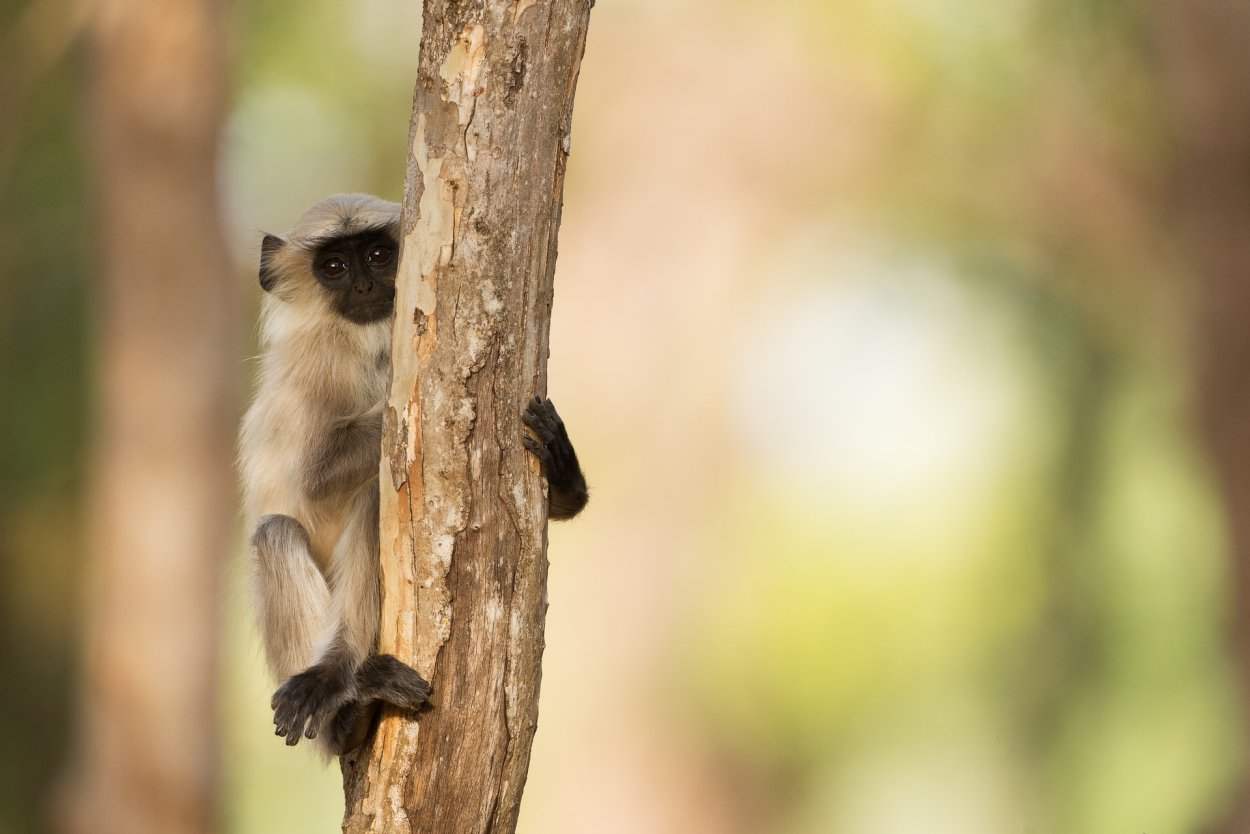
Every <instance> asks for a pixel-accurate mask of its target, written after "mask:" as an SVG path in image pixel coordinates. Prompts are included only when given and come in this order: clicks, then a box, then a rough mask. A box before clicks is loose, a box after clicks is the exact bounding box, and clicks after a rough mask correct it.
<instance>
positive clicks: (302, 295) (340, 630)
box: [240, 194, 399, 681]
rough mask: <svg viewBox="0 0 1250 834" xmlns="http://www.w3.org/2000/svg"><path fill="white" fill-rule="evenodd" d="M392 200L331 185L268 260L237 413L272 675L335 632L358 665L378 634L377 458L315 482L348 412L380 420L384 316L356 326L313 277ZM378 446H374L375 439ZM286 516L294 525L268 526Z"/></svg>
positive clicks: (307, 657)
mask: <svg viewBox="0 0 1250 834" xmlns="http://www.w3.org/2000/svg"><path fill="white" fill-rule="evenodd" d="M398 227H399V206H398V205H397V204H395V203H390V202H387V201H385V200H380V199H378V198H376V197H372V196H369V195H366V194H338V195H334V196H333V197H329V198H327V199H325V200H323V201H321V202H320V203H318V204H317V205H316V206H314V207H313V208H312V209H310V210H309V211H308V212H307V213H306V214H305V215H304V216H303V217H302V218H300V220H299V222H298V223H297V224H296V226H295V228H294V229H292V230H291V231H290V232H288V233H287V234H286V235H284V236H283V237H284V240H285V241H286V242H285V245H283V246H282V247H281V248H280V249H278V250H277V251H276V252H273V253H271V254H270V255H269V256H268V260H267V261H266V263H265V265H266V266H267V267H268V269H269V270H270V272H271V273H272V274H273V275H275V276H276V281H275V282H274V284H273V286H272V288H271V291H270V292H267V293H266V294H265V297H264V300H263V306H262V310H261V333H260V335H261V346H262V353H261V357H260V371H259V380H258V383H257V388H256V396H255V399H254V401H253V402H252V405H251V407H250V408H249V410H248V412H247V415H246V417H245V418H244V420H243V426H242V431H241V436H240V473H241V477H242V481H243V490H244V502H245V514H246V521H247V524H248V528H247V529H249V530H255V531H256V534H255V535H254V537H253V540H252V547H251V556H252V573H253V580H254V592H255V595H256V610H257V611H258V615H259V619H260V627H261V631H262V634H263V640H264V646H265V653H266V657H267V660H268V662H269V667H270V669H271V671H272V672H273V674H274V676H275V678H276V679H277V680H278V681H282V680H285V679H286V678H288V677H290V676H291V675H294V674H296V673H299V672H301V671H303V670H305V669H307V668H308V667H309V666H311V665H312V664H314V663H316V662H317V661H318V660H320V659H322V657H323V655H324V654H325V653H326V652H327V651H328V650H329V648H330V646H331V644H332V643H335V642H336V640H337V641H338V642H339V643H342V644H344V645H342V646H340V647H338V648H337V649H336V650H337V651H342V650H343V649H344V648H345V649H347V650H348V651H349V652H350V655H351V658H352V659H353V660H354V662H356V663H359V662H360V661H361V660H363V659H364V658H365V657H366V656H367V655H368V654H369V653H370V652H371V651H372V650H373V648H374V642H375V640H376V636H377V618H378V589H377V582H378V578H377V462H378V460H377V455H376V454H373V455H372V463H373V466H372V468H371V469H370V468H369V467H367V466H365V467H363V468H362V470H361V471H362V472H363V474H362V476H361V478H360V479H359V482H352V483H346V484H342V483H340V484H337V485H336V487H335V488H334V489H331V490H328V491H327V490H320V492H323V493H325V494H314V493H317V492H318V490H316V489H314V488H312V486H311V484H313V483H314V482H315V478H316V476H317V473H316V471H315V469H316V467H317V465H318V460H317V458H318V453H319V450H320V449H323V448H324V443H325V441H326V439H327V438H328V437H330V436H331V434H332V433H333V432H334V431H336V430H339V429H341V428H342V427H344V426H347V425H349V424H351V423H359V424H361V425H366V424H367V425H370V426H374V425H376V426H377V427H379V430H380V425H381V409H382V405H383V403H384V401H385V397H386V393H387V390H386V389H387V384H388V376H389V367H390V343H391V323H390V318H389V317H387V318H383V319H382V320H380V321H376V322H372V323H369V324H363V325H362V324H356V323H353V322H351V321H349V320H347V319H345V318H344V317H343V316H341V315H339V314H338V313H336V312H335V310H334V309H333V308H332V307H331V306H330V303H329V298H328V294H327V293H326V292H325V290H324V289H323V288H322V287H321V286H319V284H318V282H317V281H316V279H315V278H314V277H313V274H312V269H313V264H312V258H313V253H314V250H315V249H316V247H317V246H318V245H319V244H321V243H324V242H325V241H326V240H327V239H328V238H333V237H339V236H348V235H352V234H356V233H359V232H362V231H366V230H377V229H379V228H386V229H387V230H388V231H389V233H390V235H391V237H392V238H394V239H396V240H397V239H398V232H399V229H398ZM376 445H377V444H376V443H375V444H374V446H376ZM275 515H277V516H288V517H290V518H291V519H295V520H296V521H298V522H299V525H302V527H303V532H304V533H306V535H301V531H300V530H299V529H298V527H297V526H296V525H294V524H290V523H285V522H287V520H286V519H279V520H280V521H282V522H284V524H268V525H267V524H266V522H267V521H269V520H270V519H269V517H271V516H275Z"/></svg>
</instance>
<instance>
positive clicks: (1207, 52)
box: [1153, 0, 1250, 834]
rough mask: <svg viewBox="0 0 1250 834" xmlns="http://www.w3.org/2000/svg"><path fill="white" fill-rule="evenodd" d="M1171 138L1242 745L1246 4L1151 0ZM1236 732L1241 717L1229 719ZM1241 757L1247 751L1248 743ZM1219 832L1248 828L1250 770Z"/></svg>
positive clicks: (1247, 307)
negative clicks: (1225, 562)
mask: <svg viewBox="0 0 1250 834" xmlns="http://www.w3.org/2000/svg"><path fill="white" fill-rule="evenodd" d="M1153 11H1154V14H1155V24H1156V25H1155V31H1156V35H1157V42H1158V45H1159V47H1160V49H1159V54H1160V57H1161V58H1162V61H1161V65H1162V67H1163V70H1164V74H1163V78H1164V81H1165V82H1166V88H1167V93H1168V98H1167V100H1168V102H1169V103H1170V105H1171V113H1172V117H1173V119H1172V128H1173V137H1174V141H1175V147H1176V165H1175V171H1174V174H1175V177H1174V191H1175V220H1176V223H1177V226H1178V229H1179V232H1180V236H1181V241H1182V243H1183V245H1184V247H1185V254H1186V255H1187V256H1188V261H1189V265H1190V267H1191V268H1192V271H1193V277H1194V283H1193V286H1192V296H1193V315H1194V327H1193V331H1194V348H1195V359H1196V370H1197V392H1196V393H1197V395H1198V413H1199V417H1200V421H1201V425H1202V429H1203V437H1204V440H1205V441H1206V446H1207V451H1208V453H1209V457H1210V460H1211V465H1212V469H1213V471H1214V474H1215V478H1216V482H1217V484H1218V485H1219V488H1220V492H1221V495H1222V497H1223V499H1224V510H1225V516H1226V519H1227V532H1228V542H1229V547H1230V556H1231V560H1232V563H1231V565H1230V570H1229V576H1230V579H1231V581H1232V586H1231V588H1230V593H1229V598H1230V602H1231V604H1232V608H1233V610H1232V618H1231V619H1232V622H1231V623H1230V626H1231V632H1232V639H1231V651H1232V655H1233V659H1234V663H1235V664H1236V667H1237V672H1238V674H1239V676H1240V679H1241V680H1240V683H1241V689H1240V693H1239V694H1240V702H1241V710H1242V727H1241V728H1239V729H1240V732H1239V734H1238V736H1237V738H1238V742H1239V745H1238V746H1239V747H1240V748H1241V749H1242V750H1243V751H1244V750H1245V749H1246V748H1247V747H1250V5H1247V4H1246V2H1245V0H1201V2H1188V0H1155V3H1154V4H1153ZM1229 731H1230V733H1233V732H1237V728H1230V729H1229ZM1242 758H1243V759H1244V753H1243V756H1242ZM1209 830H1210V831H1215V832H1220V833H1221V834H1246V832H1247V831H1250V771H1247V770H1246V769H1245V765H1244V764H1243V772H1242V774H1241V777H1240V784H1239V785H1238V786H1237V788H1236V789H1235V790H1234V791H1233V794H1232V796H1230V797H1229V807H1228V810H1227V812H1226V813H1225V815H1224V817H1223V819H1222V820H1220V821H1218V822H1216V823H1215V824H1213V825H1212V826H1211V828H1210V829H1209Z"/></svg>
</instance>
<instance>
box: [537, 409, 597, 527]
mask: <svg viewBox="0 0 1250 834" xmlns="http://www.w3.org/2000/svg"><path fill="white" fill-rule="evenodd" d="M521 420H522V421H523V422H524V423H525V425H526V426H527V427H528V428H529V430H530V431H532V432H533V433H534V437H530V436H528V435H524V436H522V437H521V442H522V443H523V444H524V445H525V448H526V449H529V450H530V452H532V453H533V455H534V456H535V457H536V458H538V461H539V463H541V464H542V467H543V475H545V476H546V478H547V485H548V486H549V487H550V488H551V511H550V512H551V517H552V518H572V517H573V516H575V515H577V514H578V513H579V512H581V509H582V507H584V506H586V501H587V499H588V498H589V497H590V496H589V492H588V491H587V489H586V478H585V477H584V476H583V475H582V468H581V465H580V464H578V462H577V453H576V452H575V451H573V443H572V442H571V441H570V440H569V433H568V431H566V430H565V428H564V421H563V420H561V419H560V415H559V414H558V413H557V412H556V407H555V405H554V404H553V403H552V402H551V400H544V399H543V398H542V397H535V398H534V399H532V400H530V402H529V405H527V406H526V407H525V413H524V414H522V415H521ZM535 438H537V439H535Z"/></svg>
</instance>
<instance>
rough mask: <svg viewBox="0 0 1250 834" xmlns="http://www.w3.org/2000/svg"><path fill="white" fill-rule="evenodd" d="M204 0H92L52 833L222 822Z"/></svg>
mask: <svg viewBox="0 0 1250 834" xmlns="http://www.w3.org/2000/svg"><path fill="white" fill-rule="evenodd" d="M222 17H223V16H222V8H221V7H220V5H219V4H218V3H215V2H213V0H165V2H161V3H155V4H135V3H131V2H126V0H103V2H99V3H96V4H94V5H93V7H92V16H91V21H90V27H89V30H88V37H89V46H90V48H91V59H92V60H91V64H90V78H89V84H88V91H89V92H88V105H89V132H90V148H91V154H92V163H93V167H94V179H95V190H96V211H97V216H98V218H99V225H98V235H99V239H98V243H99V252H100V260H99V270H100V280H99V284H98V286H97V290H96V292H97V308H98V311H99V313H98V318H97V321H98V334H97V340H96V341H97V344H96V361H97V373H96V379H97V391H96V415H95V418H96V431H95V439H94V453H93V462H92V480H91V494H90V499H89V503H90V507H89V513H90V516H89V524H88V530H89V536H90V544H89V546H88V547H89V564H90V571H91V573H90V576H89V581H88V586H87V588H86V591H87V616H86V618H85V619H86V622H85V627H86V634H85V638H84V660H83V667H84V671H83V680H82V686H81V696H80V697H81V707H80V717H79V733H78V741H77V745H76V753H75V758H74V760H73V762H72V763H71V768H70V771H69V773H68V774H67V778H66V779H65V780H63V782H62V786H61V794H60V800H61V801H60V804H59V807H58V808H57V811H58V814H59V816H58V828H60V829H61V830H62V831H66V832H83V833H84V834H85V832H92V834H111V833H112V832H116V834H204V833H205V832H210V831H214V830H216V828H217V826H216V818H217V804H218V803H217V800H218V796H217V785H218V779H217V769H218V767H217V766H218V739H219V737H220V733H219V731H218V727H217V699H216V692H217V675H216V671H217V627H218V620H217V609H218V596H217V588H218V585H219V582H218V578H219V574H220V572H221V565H222V557H223V555H224V554H225V553H226V552H227V550H228V548H229V547H230V545H231V544H232V542H233V537H234V525H233V523H232V519H233V517H234V508H233V505H234V489H233V473H232V467H231V461H232V459H233V448H234V442H233V424H234V420H235V414H236V409H235V393H236V375H237V365H236V358H235V357H236V340H235V332H236V331H235V322H236V319H237V316H236V303H235V302H236V295H237V290H236V287H235V283H234V281H233V280H232V277H233V269H232V268H231V265H230V261H229V259H228V256H227V253H226V248H225V243H224V238H223V235H222V232H221V228H220V225H219V219H218V213H217V212H218V208H217V189H216V166H215V161H216V150H217V141H218V134H219V128H220V126H221V123H222V118H223V115H224V108H225V79H226V71H225V50H224V36H223V20H222Z"/></svg>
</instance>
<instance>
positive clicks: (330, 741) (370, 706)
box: [325, 701, 378, 756]
mask: <svg viewBox="0 0 1250 834" xmlns="http://www.w3.org/2000/svg"><path fill="white" fill-rule="evenodd" d="M377 715H378V702H377V701H369V702H367V703H366V702H363V701H348V702H347V703H346V704H343V706H341V707H339V711H338V712H336V713H335V714H334V718H333V719H332V720H331V721H330V723H329V724H328V725H326V730H325V743H326V746H327V747H329V749H330V751H331V752H332V753H334V754H336V755H339V756H343V755H346V754H347V753H350V752H351V751H353V750H355V749H356V748H357V747H359V746H360V745H362V744H364V743H365V739H366V738H368V737H369V732H370V730H371V729H372V726H373V722H374V720H375V719H376V718H377Z"/></svg>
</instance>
